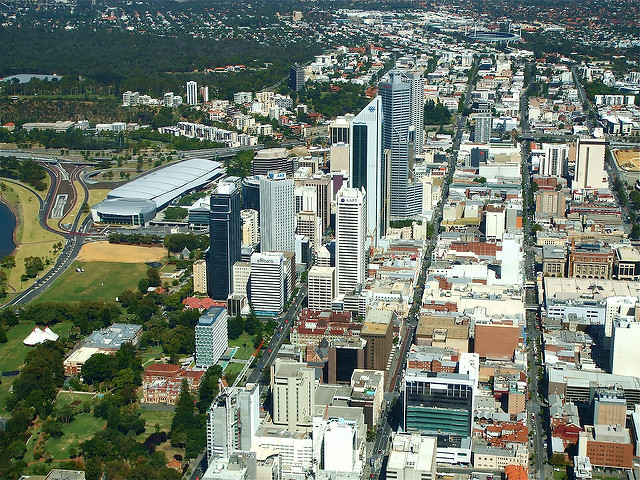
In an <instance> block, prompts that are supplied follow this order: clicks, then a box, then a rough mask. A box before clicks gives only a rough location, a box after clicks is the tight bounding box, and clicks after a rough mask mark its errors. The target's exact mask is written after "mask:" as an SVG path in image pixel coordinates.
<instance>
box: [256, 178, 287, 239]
mask: <svg viewBox="0 0 640 480" xmlns="http://www.w3.org/2000/svg"><path fill="white" fill-rule="evenodd" d="M295 215H296V212H295V196H294V186H293V179H292V178H287V176H286V174H284V173H277V172H276V173H274V172H269V174H268V175H266V176H264V177H260V251H262V252H295V249H296V241H295V229H296V226H295Z"/></svg>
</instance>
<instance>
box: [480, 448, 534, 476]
mask: <svg viewBox="0 0 640 480" xmlns="http://www.w3.org/2000/svg"><path fill="white" fill-rule="evenodd" d="M528 461H529V451H528V450H527V448H526V447H525V446H524V445H521V444H517V443H512V444H511V445H509V446H505V447H499V446H491V445H475V446H474V448H473V467H474V468H484V469H489V470H502V469H505V471H506V470H507V469H508V468H509V467H512V468H514V467H516V466H520V467H526V466H527V462H528ZM511 478H512V477H511V476H507V480H509V479H511ZM514 478H515V479H518V478H522V477H514Z"/></svg>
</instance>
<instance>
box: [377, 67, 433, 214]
mask: <svg viewBox="0 0 640 480" xmlns="http://www.w3.org/2000/svg"><path fill="white" fill-rule="evenodd" d="M411 87H412V85H411V83H410V80H409V79H408V77H407V76H406V74H404V73H403V72H401V71H399V70H392V71H390V72H389V74H388V79H387V80H386V81H384V82H380V85H379V87H378V88H379V91H380V96H381V97H382V116H383V119H384V121H383V124H382V125H383V126H382V138H383V143H382V145H383V148H384V149H385V150H387V149H388V150H390V153H391V161H390V164H391V174H390V177H391V182H390V186H391V188H390V195H389V205H390V208H389V216H390V218H392V219H405V218H409V217H413V216H416V215H419V214H420V213H421V210H422V186H421V185H420V183H419V182H415V181H414V180H413V157H414V147H413V143H412V137H413V138H415V130H414V128H413V127H412V128H410V127H411V126H412V118H411V112H412V107H411V104H412V99H411ZM414 108H415V107H414ZM423 115H424V114H423ZM423 119H424V117H423ZM410 130H411V132H412V133H411V134H410Z"/></svg>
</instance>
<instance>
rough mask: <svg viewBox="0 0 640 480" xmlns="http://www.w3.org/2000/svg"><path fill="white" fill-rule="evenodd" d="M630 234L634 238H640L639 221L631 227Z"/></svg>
mask: <svg viewBox="0 0 640 480" xmlns="http://www.w3.org/2000/svg"><path fill="white" fill-rule="evenodd" d="M629 236H630V237H631V238H632V239H633V240H638V239H640V224H638V223H634V224H633V226H632V227H631V233H629Z"/></svg>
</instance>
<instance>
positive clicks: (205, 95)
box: [200, 86, 209, 103]
mask: <svg viewBox="0 0 640 480" xmlns="http://www.w3.org/2000/svg"><path fill="white" fill-rule="evenodd" d="M200 96H201V97H202V102H203V103H207V102H208V101H209V87H208V86H204V87H200Z"/></svg>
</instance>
